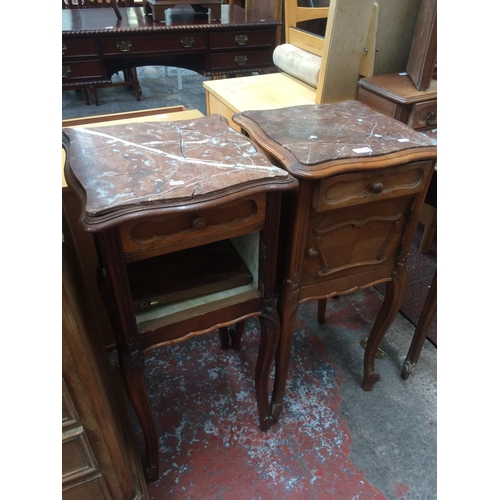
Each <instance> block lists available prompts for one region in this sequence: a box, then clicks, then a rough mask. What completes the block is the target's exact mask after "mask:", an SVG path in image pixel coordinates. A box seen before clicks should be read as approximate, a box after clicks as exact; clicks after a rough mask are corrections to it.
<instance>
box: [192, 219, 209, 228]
mask: <svg viewBox="0 0 500 500" xmlns="http://www.w3.org/2000/svg"><path fill="white" fill-rule="evenodd" d="M206 227H207V221H206V220H205V219H204V218H203V217H196V218H195V219H193V229H205V228H206Z"/></svg>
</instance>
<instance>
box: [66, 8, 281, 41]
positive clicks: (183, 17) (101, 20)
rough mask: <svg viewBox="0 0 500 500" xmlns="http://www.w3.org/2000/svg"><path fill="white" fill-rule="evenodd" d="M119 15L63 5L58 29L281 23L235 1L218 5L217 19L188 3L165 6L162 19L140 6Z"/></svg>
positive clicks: (156, 29) (122, 29)
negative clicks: (154, 16) (117, 16)
mask: <svg viewBox="0 0 500 500" xmlns="http://www.w3.org/2000/svg"><path fill="white" fill-rule="evenodd" d="M120 12H121V14H122V19H117V18H116V15H115V13H114V11H113V9H63V10H62V31H63V34H64V35H68V34H80V35H81V34H89V33H117V32H120V33H121V32H131V31H133V32H151V33H158V32H162V31H175V30H178V29H181V28H183V29H185V28H186V27H189V28H192V29H210V30H213V29H218V28H223V29H225V28H227V27H228V26H229V25H245V26H250V25H252V24H255V25H262V24H263V23H265V24H267V25H276V26H279V25H281V22H279V21H274V20H272V19H270V18H266V17H265V16H262V15H260V14H259V13H252V12H251V11H249V12H245V9H243V8H241V7H238V6H236V5H221V19H217V20H211V21H209V18H208V16H207V15H206V14H203V13H196V12H195V11H194V10H193V9H192V8H191V6H177V7H174V8H171V9H167V13H166V18H165V22H164V23H163V22H154V21H153V19H152V18H151V16H146V15H144V9H143V8H142V7H127V8H120Z"/></svg>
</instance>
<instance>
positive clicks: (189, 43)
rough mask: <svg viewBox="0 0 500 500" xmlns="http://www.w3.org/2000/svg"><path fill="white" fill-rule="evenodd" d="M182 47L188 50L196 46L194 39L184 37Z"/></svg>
mask: <svg viewBox="0 0 500 500" xmlns="http://www.w3.org/2000/svg"><path fill="white" fill-rule="evenodd" d="M181 45H182V46H183V47H185V48H186V49H188V48H189V47H192V46H193V45H194V38H193V37H192V36H182V37H181Z"/></svg>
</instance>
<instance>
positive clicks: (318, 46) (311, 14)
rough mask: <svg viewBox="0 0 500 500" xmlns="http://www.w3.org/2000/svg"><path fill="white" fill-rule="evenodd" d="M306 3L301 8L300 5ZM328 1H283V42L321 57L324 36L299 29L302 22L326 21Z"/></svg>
mask: <svg viewBox="0 0 500 500" xmlns="http://www.w3.org/2000/svg"><path fill="white" fill-rule="evenodd" d="M304 3H307V4H308V5H306V6H302V5H300V4H304ZM329 5H330V0H302V1H301V0H285V41H286V43H289V44H291V45H293V46H295V47H298V48H299V49H303V50H307V51H308V52H311V53H313V54H316V55H317V56H320V57H321V56H322V55H323V48H324V44H325V38H324V36H321V35H317V34H315V33H311V32H308V31H306V30H304V29H301V28H300V27H299V24H300V23H303V22H304V21H313V20H317V19H327V18H328V12H329Z"/></svg>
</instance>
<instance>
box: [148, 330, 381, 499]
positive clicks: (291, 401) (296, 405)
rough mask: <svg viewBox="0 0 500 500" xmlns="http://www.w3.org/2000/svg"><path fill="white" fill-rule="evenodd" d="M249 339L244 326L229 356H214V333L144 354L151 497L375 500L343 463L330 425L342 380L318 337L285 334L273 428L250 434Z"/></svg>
mask: <svg viewBox="0 0 500 500" xmlns="http://www.w3.org/2000/svg"><path fill="white" fill-rule="evenodd" d="M298 326H299V328H300V325H298ZM259 334H260V329H259V323H258V321H257V320H250V321H248V323H247V328H246V330H245V334H244V337H243V342H242V348H241V350H239V351H233V350H227V351H223V350H221V349H220V346H219V341H218V336H217V334H216V333H215V332H214V333H213V334H210V335H205V336H202V337H198V338H194V339H191V340H190V341H188V342H184V343H182V344H177V345H173V346H168V347H165V348H162V349H158V350H156V351H153V352H152V353H150V354H148V355H147V359H146V364H147V366H146V373H148V376H147V384H148V390H149V393H150V395H151V400H152V404H153V411H154V412H155V416H156V422H157V427H158V432H159V435H160V480H159V481H157V482H156V483H150V485H149V493H150V495H151V499H152V500H162V499H166V498H175V499H179V500H180V499H190V500H197V499H199V500H201V499H223V500H233V499H234V500H253V499H255V500H257V499H262V500H274V499H276V500H281V499H283V498H286V499H287V500H304V499H308V500H309V499H330V498H332V499H335V500H352V499H354V498H355V499H358V500H383V499H384V498H385V497H384V496H383V495H382V493H381V492H380V491H378V490H377V489H376V488H374V487H373V486H372V485H371V484H370V483H368V481H367V480H366V478H365V476H364V474H363V473H362V472H361V471H359V470H357V469H356V467H355V466H354V465H353V464H352V463H351V462H350V460H349V446H350V443H351V436H350V433H349V429H348V428H347V426H346V422H345V421H344V420H343V419H341V418H339V405H340V403H341V398H340V395H339V393H340V387H341V385H342V382H343V374H342V373H341V372H340V371H339V369H338V368H337V367H335V366H334V365H333V364H331V363H330V362H329V361H327V360H326V359H325V356H324V351H325V347H324V345H323V344H322V342H321V341H320V340H319V339H318V338H316V337H311V336H306V335H305V334H304V331H303V330H299V331H298V332H297V333H296V334H295V343H297V344H298V345H300V349H294V352H292V358H291V366H290V372H289V382H288V392H287V398H286V406H285V409H284V411H283V414H282V417H281V420H280V422H279V423H278V424H277V425H275V426H274V427H272V428H271V430H270V431H269V432H267V433H263V432H261V431H260V430H259V429H258V419H257V407H256V403H255V397H254V386H253V371H254V366H255V360H256V356H257V350H258V340H259Z"/></svg>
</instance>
